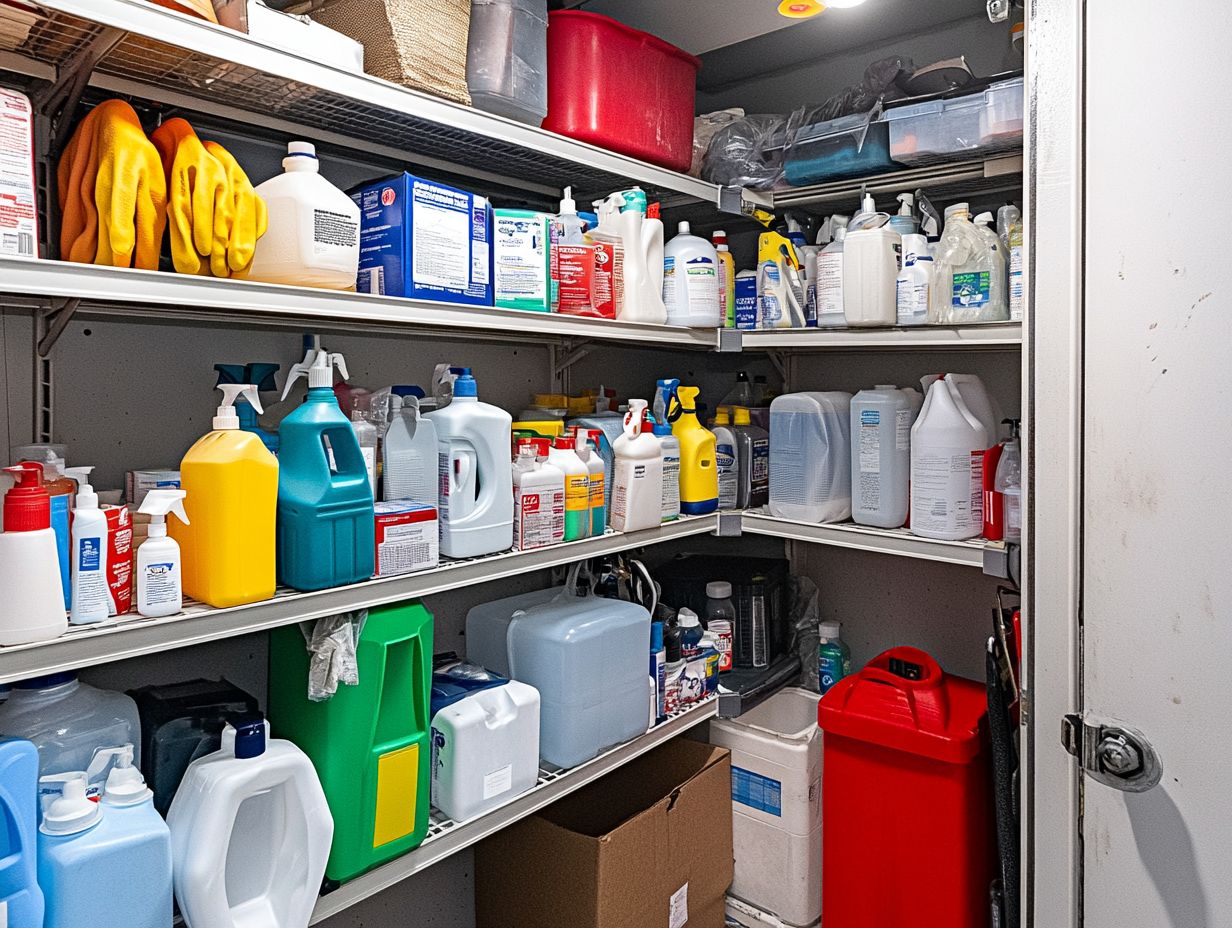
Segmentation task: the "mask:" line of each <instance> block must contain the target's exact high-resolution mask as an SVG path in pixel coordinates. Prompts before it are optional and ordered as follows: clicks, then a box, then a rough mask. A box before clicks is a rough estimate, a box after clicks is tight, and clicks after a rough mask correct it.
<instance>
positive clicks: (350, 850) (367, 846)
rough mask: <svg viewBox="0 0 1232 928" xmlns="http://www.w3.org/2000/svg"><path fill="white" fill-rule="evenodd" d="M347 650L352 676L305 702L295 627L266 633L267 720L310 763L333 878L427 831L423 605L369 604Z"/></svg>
mask: <svg viewBox="0 0 1232 928" xmlns="http://www.w3.org/2000/svg"><path fill="white" fill-rule="evenodd" d="M356 659H357V663H358V665H359V683H358V685H356V686H346V685H340V686H339V687H338V691H337V692H336V693H335V694H334V695H333V696H332V697H331V698H329V699H328V700H326V701H324V702H312V701H310V700H309V699H308V662H309V654H308V650H307V648H306V647H305V644H304V635H303V633H302V632H301V631H300V628H299V626H298V625H288V626H286V627H284V628H278V629H275V630H274V631H273V632H271V634H270V694H269V718H270V725H271V727H272V728H273V731H274V733H275V735H277V736H278V737H281V738H287V739H289V740H291V741H292V742H294V743H295V744H296V745H298V746H299V747H300V749H301V750H303V752H304V753H305V754H307V755H308V756H309V757H310V758H311V759H312V763H313V766H315V767H316V771H317V776H318V777H319V778H320V780H321V786H322V788H323V789H324V790H325V798H326V799H327V800H328V801H329V808H330V812H331V813H332V814H333V816H334V843H333V847H332V848H331V849H330V854H329V863H328V864H327V866H326V868H325V876H326V877H327V878H328V879H330V880H339V881H342V880H349V879H351V878H352V877H355V876H358V875H359V874H361V873H363V872H365V871H366V870H370V869H372V868H373V867H375V866H377V865H378V864H382V863H384V862H386V861H387V860H390V859H392V858H394V857H398V856H399V855H401V854H405V853H406V852H407V851H409V850H411V849H412V848H415V847H417V846H418V845H419V843H420V842H421V841H423V839H424V836H425V835H426V834H427V832H428V804H429V800H430V790H431V757H432V750H431V741H430V738H429V731H430V723H431V719H430V718H429V717H428V711H429V705H430V702H429V700H430V693H431V686H432V614H431V613H430V612H428V610H427V609H425V608H424V607H423V605H422V604H420V603H418V602H405V603H395V604H393V605H389V606H381V607H378V608H376V609H372V610H370V611H369V612H368V619H367V621H366V622H365V623H364V628H363V632H362V634H361V635H360V638H359V646H358V648H357V653H356Z"/></svg>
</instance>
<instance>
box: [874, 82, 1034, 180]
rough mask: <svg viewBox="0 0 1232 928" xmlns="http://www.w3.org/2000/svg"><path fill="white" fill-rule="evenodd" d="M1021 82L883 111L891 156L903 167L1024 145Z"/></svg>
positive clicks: (1001, 84) (996, 84)
mask: <svg viewBox="0 0 1232 928" xmlns="http://www.w3.org/2000/svg"><path fill="white" fill-rule="evenodd" d="M1022 94H1023V80H1022V78H1021V77H1016V78H1013V79H1011V80H1007V81H999V82H998V83H995V84H992V85H990V86H989V87H987V88H986V89H985V90H983V91H981V92H980V93H971V94H966V95H964V96H961V97H953V98H950V99H943V100H924V101H922V102H920V103H912V104H909V105H907V106H896V107H894V108H893V109H889V110H886V114H885V116H884V119H885V122H886V123H887V125H888V126H889V137H890V151H889V155H890V157H891V158H893V159H894V160H895V161H901V162H902V163H903V164H927V163H930V162H934V161H946V160H951V159H953V158H955V157H956V156H969V155H979V154H991V153H994V152H997V151H1001V150H1004V149H1008V148H1016V147H1018V146H1019V145H1021V144H1022V107H1023V97H1022Z"/></svg>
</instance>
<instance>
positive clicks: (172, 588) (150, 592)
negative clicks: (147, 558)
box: [138, 561, 180, 606]
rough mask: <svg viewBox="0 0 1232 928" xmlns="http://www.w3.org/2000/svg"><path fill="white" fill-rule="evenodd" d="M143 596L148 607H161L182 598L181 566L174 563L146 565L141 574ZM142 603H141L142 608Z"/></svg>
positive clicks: (143, 601)
mask: <svg viewBox="0 0 1232 928" xmlns="http://www.w3.org/2000/svg"><path fill="white" fill-rule="evenodd" d="M140 593H141V595H140V596H139V597H138V598H139V599H141V601H142V603H143V604H144V605H146V606H161V605H163V604H164V603H173V602H175V601H176V600H178V599H179V598H180V571H179V566H178V565H177V564H175V563H174V562H172V561H160V562H159V563H156V564H146V565H145V569H144V570H143V571H142V572H141V590H140ZM142 603H139V604H138V605H139V606H140V605H141V604H142Z"/></svg>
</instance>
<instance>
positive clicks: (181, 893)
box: [83, 478, 367, 928]
mask: <svg viewBox="0 0 1232 928" xmlns="http://www.w3.org/2000/svg"><path fill="white" fill-rule="evenodd" d="M365 479H367V478H365ZM167 825H168V827H169V828H170V829H171V856H172V862H173V873H174V876H175V900H176V902H177V903H179V906H180V914H181V915H183V916H184V921H185V923H186V924H187V925H188V926H190V928H258V926H260V928H307V925H308V921H309V919H310V918H312V908H313V906H314V905H315V904H316V901H317V896H318V895H319V894H320V891H321V879H322V877H324V875H325V861H326V859H327V858H328V857H329V848H330V842H331V841H332V840H333V836H334V820H333V819H332V818H331V817H330V814H329V805H328V804H327V803H326V801H325V794H324V793H323V792H322V791H321V783H320V781H319V780H318V779H317V775H316V771H314V770H313V768H312V761H310V760H309V759H308V757H307V755H306V754H304V752H303V751H301V750H300V749H299V748H297V747H296V746H295V745H294V744H292V743H291V742H290V741H283V740H281V739H274V738H270V737H269V725H268V723H267V722H266V721H265V720H264V719H263V718H262V717H261V716H260V715H255V714H254V715H245V716H239V717H236V718H235V719H233V720H232V721H231V722H229V723H228V724H227V725H226V727H225V728H224V729H223V732H222V747H221V748H219V750H217V751H215V752H214V753H213V754H207V755H206V756H204V757H200V758H198V759H197V760H194V761H193V762H192V763H191V764H189V766H188V770H187V771H185V773H184V779H183V781H181V783H180V788H179V789H178V790H177V791H176V794H175V799H173V800H172V801H171V809H170V811H169V812H168V813H167ZM83 924H86V923H84V922H83ZM118 924H123V922H120V923H118Z"/></svg>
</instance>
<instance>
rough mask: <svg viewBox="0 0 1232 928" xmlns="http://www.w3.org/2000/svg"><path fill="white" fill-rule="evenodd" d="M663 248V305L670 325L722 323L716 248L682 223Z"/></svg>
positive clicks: (685, 223) (719, 324)
mask: <svg viewBox="0 0 1232 928" xmlns="http://www.w3.org/2000/svg"><path fill="white" fill-rule="evenodd" d="M677 229H678V233H677V235H676V236H675V237H674V238H673V239H672V240H671V241H670V242H668V243H667V245H666V247H664V249H663V304H664V306H666V307H667V322H668V325H684V326H693V327H697V328H705V327H714V328H717V327H719V326H721V325H722V324H723V317H722V310H721V307H720V304H719V270H718V268H719V257H718V253H717V252H716V251H715V250H714V246H713V245H711V244H710V243H709V242H708V241H706V240H705V239H704V238H701V237H700V236H697V235H693V234H692V233H691V232H690V231H689V224H688V223H687V222H681V223H680V225H679V226H678V227H677Z"/></svg>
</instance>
